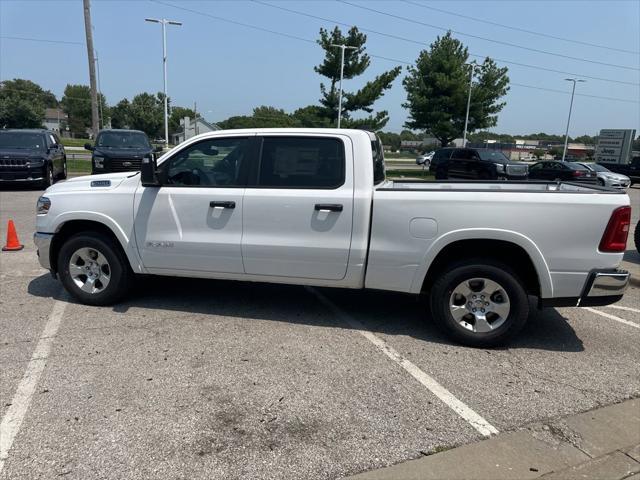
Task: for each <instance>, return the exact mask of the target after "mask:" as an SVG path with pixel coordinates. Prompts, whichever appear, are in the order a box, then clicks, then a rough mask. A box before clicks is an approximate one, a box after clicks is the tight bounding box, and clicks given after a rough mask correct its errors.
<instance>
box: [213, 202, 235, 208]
mask: <svg viewBox="0 0 640 480" xmlns="http://www.w3.org/2000/svg"><path fill="white" fill-rule="evenodd" d="M209 206H210V207H211V208H236V202H224V201H222V202H216V201H211V202H209Z"/></svg>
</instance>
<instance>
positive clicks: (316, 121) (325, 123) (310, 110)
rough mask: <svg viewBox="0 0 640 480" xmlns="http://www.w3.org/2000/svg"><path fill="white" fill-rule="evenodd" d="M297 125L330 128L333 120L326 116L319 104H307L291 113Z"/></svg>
mask: <svg viewBox="0 0 640 480" xmlns="http://www.w3.org/2000/svg"><path fill="white" fill-rule="evenodd" d="M292 117H293V118H295V119H296V121H297V122H298V126H300V127H307V128H330V127H332V126H333V123H334V121H333V120H332V119H331V118H328V117H327V116H326V110H325V109H324V107H321V106H319V105H307V106H306V107H302V108H299V109H297V110H296V111H295V112H293V113H292Z"/></svg>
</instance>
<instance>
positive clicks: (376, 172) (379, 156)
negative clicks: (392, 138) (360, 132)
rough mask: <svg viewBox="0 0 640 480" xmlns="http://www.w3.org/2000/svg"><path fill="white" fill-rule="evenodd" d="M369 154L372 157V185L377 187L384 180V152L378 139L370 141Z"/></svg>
mask: <svg viewBox="0 0 640 480" xmlns="http://www.w3.org/2000/svg"><path fill="white" fill-rule="evenodd" d="M371 153H372V155H373V184H374V185H377V184H379V183H381V182H384V179H385V167H384V152H383V150H382V144H381V143H380V139H378V138H377V137H376V139H375V140H372V141H371Z"/></svg>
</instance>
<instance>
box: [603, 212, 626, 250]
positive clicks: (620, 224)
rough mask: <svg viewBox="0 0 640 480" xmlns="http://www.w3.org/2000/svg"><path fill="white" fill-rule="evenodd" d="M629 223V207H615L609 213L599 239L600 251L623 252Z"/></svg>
mask: <svg viewBox="0 0 640 480" xmlns="http://www.w3.org/2000/svg"><path fill="white" fill-rule="evenodd" d="M630 224H631V207H629V206H626V207H619V208H616V209H615V210H614V211H613V213H612V214H611V218H610V219H609V223H608V224H607V228H606V229H605V231H604V235H602V240H600V247H599V250H600V251H601V252H624V251H625V250H626V248H627V236H628V235H629V225H630Z"/></svg>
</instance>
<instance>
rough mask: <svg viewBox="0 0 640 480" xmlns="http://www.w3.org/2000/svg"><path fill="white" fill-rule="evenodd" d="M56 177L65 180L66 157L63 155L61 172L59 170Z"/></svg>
mask: <svg viewBox="0 0 640 480" xmlns="http://www.w3.org/2000/svg"><path fill="white" fill-rule="evenodd" d="M58 178H59V179H60V180H66V179H67V157H64V160H63V163H62V172H60V175H59V176H58Z"/></svg>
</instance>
